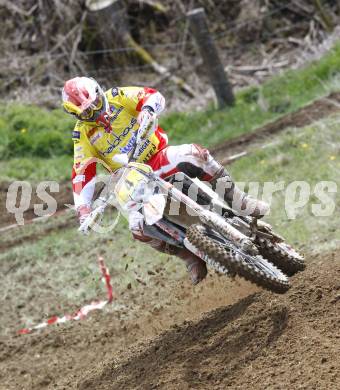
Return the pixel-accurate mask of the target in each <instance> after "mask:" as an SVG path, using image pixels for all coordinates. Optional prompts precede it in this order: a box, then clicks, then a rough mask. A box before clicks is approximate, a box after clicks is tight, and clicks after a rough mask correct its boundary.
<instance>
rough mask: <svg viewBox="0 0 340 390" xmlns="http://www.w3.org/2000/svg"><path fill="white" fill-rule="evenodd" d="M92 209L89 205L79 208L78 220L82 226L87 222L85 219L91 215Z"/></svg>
mask: <svg viewBox="0 0 340 390" xmlns="http://www.w3.org/2000/svg"><path fill="white" fill-rule="evenodd" d="M91 211H92V210H91V207H90V206H88V205H86V204H85V205H82V206H79V207H78V208H77V213H78V219H79V223H80V225H81V224H82V223H83V222H84V221H85V219H86V218H87V217H88V216H89V215H90V214H91Z"/></svg>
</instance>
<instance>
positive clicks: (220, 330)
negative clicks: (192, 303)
mask: <svg viewBox="0 0 340 390" xmlns="http://www.w3.org/2000/svg"><path fill="white" fill-rule="evenodd" d="M339 307H340V256H339V255H336V254H330V255H328V256H325V257H323V258H321V257H317V258H314V259H313V261H312V264H309V267H308V269H307V270H306V271H305V272H304V273H301V274H299V275H297V276H295V277H294V278H293V286H292V288H291V290H290V291H289V292H288V293H286V294H285V295H281V296H279V295H274V294H271V293H269V292H260V293H256V294H253V295H250V296H248V297H246V298H244V299H242V300H240V301H239V302H238V303H236V304H234V305H232V306H228V307H223V308H220V309H217V310H215V311H213V312H210V313H208V314H207V315H205V316H204V317H203V318H202V319H201V320H199V321H198V322H187V323H184V324H183V325H181V326H177V327H174V328H172V329H170V330H169V331H167V332H165V333H163V334H162V335H161V336H159V337H157V338H156V339H154V340H152V341H150V342H145V343H142V344H139V345H137V347H134V348H132V349H131V350H129V351H128V352H126V353H125V356H122V355H120V356H114V357H113V358H112V359H111V360H109V361H107V362H105V363H103V362H102V363H100V364H99V365H98V366H97V367H96V368H94V369H92V370H91V371H89V372H87V373H82V374H81V377H78V379H77V380H76V381H75V378H74V376H73V377H72V380H71V381H66V382H64V383H65V387H64V388H70V387H73V386H74V385H76V387H77V388H79V389H83V390H84V389H102V390H103V389H120V390H121V389H181V390H182V389H225V388H232V389H249V388H251V389H261V390H262V389H301V388H303V389H338V388H339V383H340V376H339V363H340V355H339V350H340V348H339V347H340V345H339V341H340V340H339V339H340V333H339V317H340V316H339V314H340V310H339ZM98 363H99V362H98Z"/></svg>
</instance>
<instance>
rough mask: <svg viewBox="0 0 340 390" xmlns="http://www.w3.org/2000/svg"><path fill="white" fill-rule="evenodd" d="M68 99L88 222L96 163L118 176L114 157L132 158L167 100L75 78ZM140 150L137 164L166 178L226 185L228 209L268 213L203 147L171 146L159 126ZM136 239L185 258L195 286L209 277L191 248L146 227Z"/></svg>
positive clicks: (78, 200)
mask: <svg viewBox="0 0 340 390" xmlns="http://www.w3.org/2000/svg"><path fill="white" fill-rule="evenodd" d="M62 100H63V108H64V109H65V111H66V112H67V113H69V114H72V115H74V116H75V117H76V118H77V119H78V121H77V123H76V125H75V128H74V131H73V134H72V139H73V142H74V165H73V171H72V183H73V193H74V203H75V208H76V210H77V213H78V217H79V221H80V223H82V222H83V221H84V220H85V218H86V217H87V216H88V215H89V214H90V212H91V202H92V198H93V195H94V189H95V176H96V161H95V160H97V161H98V159H100V160H101V161H102V162H103V163H104V165H105V164H106V166H107V167H109V168H110V170H112V171H113V172H114V171H115V170H117V169H118V168H120V167H121V165H119V163H117V162H115V161H114V160H113V157H114V156H115V155H117V154H122V153H126V154H129V153H130V152H131V151H132V150H133V149H134V145H135V143H136V140H137V139H138V132H139V131H141V128H142V127H143V128H144V129H145V126H146V125H149V123H150V121H151V119H152V118H153V116H154V115H159V114H161V113H162V111H163V110H164V108H165V99H164V97H163V96H162V95H161V94H160V93H159V92H158V91H156V90H155V89H152V88H140V87H123V88H118V87H114V88H111V89H109V90H108V91H106V92H104V91H103V90H102V88H101V87H100V85H99V84H98V83H97V82H96V81H95V80H94V79H92V78H88V77H75V78H73V79H70V80H68V81H66V83H65V85H64V87H63V90H62ZM139 151H140V152H139V156H138V158H137V162H143V163H146V164H148V165H150V166H151V167H152V168H153V170H154V171H155V173H157V174H158V175H159V176H160V177H162V178H166V177H168V176H170V175H172V174H174V173H177V172H183V173H185V174H187V175H188V176H190V177H197V178H199V179H201V180H205V181H209V182H210V183H211V184H212V185H213V186H216V185H217V184H218V183H219V182H220V181H223V183H224V184H226V186H225V188H226V190H225V193H224V199H225V200H226V202H227V203H228V204H231V203H232V201H233V208H234V209H235V205H238V207H239V208H241V209H244V208H245V207H247V208H248V207H249V206H250V207H249V209H250V210H253V212H252V213H251V215H252V216H255V217H261V216H263V215H264V214H265V213H266V212H267V206H266V204H265V203H264V202H261V201H258V200H255V199H252V198H250V197H249V196H247V195H246V194H245V193H244V192H242V191H241V190H240V189H239V188H238V187H237V186H235V184H234V182H233V181H232V179H231V177H230V175H229V173H228V171H227V170H226V169H225V168H224V167H223V166H222V165H221V164H220V163H219V162H217V161H216V160H215V159H214V158H213V157H212V156H211V155H210V153H209V151H208V150H207V149H205V148H203V147H202V146H200V145H197V144H185V145H179V146H168V137H167V135H166V134H165V133H164V131H163V129H161V128H160V127H158V128H157V129H156V130H155V131H154V132H153V133H152V134H151V135H150V136H149V137H148V138H147V139H145V142H144V144H142V146H141V147H140V150H139ZM213 188H214V187H213ZM236 207H237V206H236ZM132 234H133V237H134V238H135V239H137V240H139V241H142V242H145V243H148V244H149V245H151V246H152V247H153V248H154V249H156V250H158V251H160V252H166V253H169V254H172V255H176V256H178V257H179V258H181V259H182V260H183V261H184V262H185V263H186V266H187V269H188V272H189V273H190V276H191V281H192V283H193V284H197V283H199V282H200V281H201V280H203V279H204V278H205V277H206V274H207V269H206V264H205V262H204V261H203V260H201V259H200V258H198V257H197V256H195V255H194V254H192V253H191V252H189V251H188V250H187V249H179V248H177V247H172V246H170V245H168V244H166V243H164V242H162V241H160V240H156V239H153V238H150V237H147V236H145V235H144V234H143V228H142V227H141V228H139V229H134V230H133V231H132Z"/></svg>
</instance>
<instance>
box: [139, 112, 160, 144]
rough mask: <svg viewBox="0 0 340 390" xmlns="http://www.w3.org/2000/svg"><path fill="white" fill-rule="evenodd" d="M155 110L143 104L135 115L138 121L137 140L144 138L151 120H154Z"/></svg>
mask: <svg viewBox="0 0 340 390" xmlns="http://www.w3.org/2000/svg"><path fill="white" fill-rule="evenodd" d="M155 115H156V114H155V112H154V110H153V108H152V107H150V106H144V107H143V109H142V111H141V112H140V113H139V115H138V117H137V122H138V123H139V130H138V138H139V140H141V139H144V138H145V137H146V136H147V135H148V132H149V130H150V126H152V122H154V121H155Z"/></svg>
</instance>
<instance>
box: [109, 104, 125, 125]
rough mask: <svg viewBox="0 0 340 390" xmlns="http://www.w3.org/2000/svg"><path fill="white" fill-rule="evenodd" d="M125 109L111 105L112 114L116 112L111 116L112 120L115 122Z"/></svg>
mask: <svg viewBox="0 0 340 390" xmlns="http://www.w3.org/2000/svg"><path fill="white" fill-rule="evenodd" d="M123 110H124V107H120V108H118V110H117V109H116V107H114V106H111V107H110V111H111V114H113V113H114V112H115V113H114V115H113V116H111V117H110V122H111V123H113V122H114V121H115V120H116V119H117V118H118V116H119V114H120V113H121V112H122V111H123Z"/></svg>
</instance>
